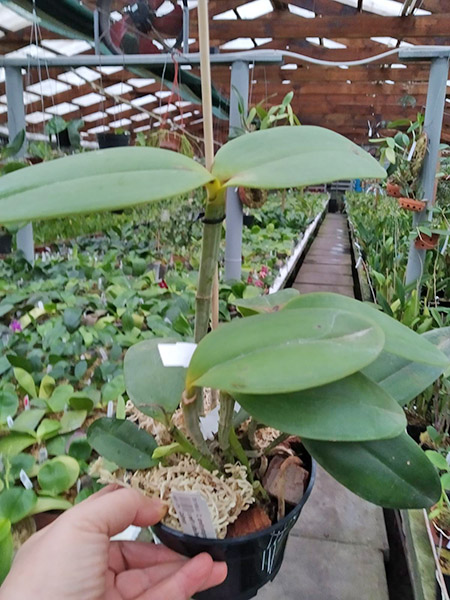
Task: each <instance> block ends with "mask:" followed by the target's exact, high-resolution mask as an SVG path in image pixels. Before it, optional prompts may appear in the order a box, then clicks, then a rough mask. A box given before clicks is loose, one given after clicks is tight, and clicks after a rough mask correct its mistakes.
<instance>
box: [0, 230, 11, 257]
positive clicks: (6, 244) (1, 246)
mask: <svg viewBox="0 0 450 600" xmlns="http://www.w3.org/2000/svg"><path fill="white" fill-rule="evenodd" d="M11 247H12V235H11V234H10V233H0V254H11Z"/></svg>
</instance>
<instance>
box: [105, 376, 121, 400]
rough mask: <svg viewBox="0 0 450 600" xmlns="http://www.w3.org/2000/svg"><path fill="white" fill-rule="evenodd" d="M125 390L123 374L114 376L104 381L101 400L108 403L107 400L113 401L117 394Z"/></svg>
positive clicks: (119, 394)
mask: <svg viewBox="0 0 450 600" xmlns="http://www.w3.org/2000/svg"><path fill="white" fill-rule="evenodd" d="M124 392H125V380H124V377H123V375H118V376H117V377H114V379H112V380H111V381H109V382H108V383H105V385H104V386H103V389H102V402H103V404H108V402H110V401H111V402H114V401H115V400H117V398H118V397H119V396H121V395H122V394H123V393H124Z"/></svg>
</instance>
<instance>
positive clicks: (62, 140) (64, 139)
mask: <svg viewBox="0 0 450 600" xmlns="http://www.w3.org/2000/svg"><path fill="white" fill-rule="evenodd" d="M56 137H57V139H58V146H59V147H60V148H70V147H71V145H72V144H71V143H70V137H69V130H68V129H63V131H60V132H59V133H57V134H56Z"/></svg>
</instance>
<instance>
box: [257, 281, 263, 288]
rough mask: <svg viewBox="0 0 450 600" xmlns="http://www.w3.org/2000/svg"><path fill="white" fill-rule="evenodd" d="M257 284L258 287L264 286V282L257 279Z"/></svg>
mask: <svg viewBox="0 0 450 600" xmlns="http://www.w3.org/2000/svg"><path fill="white" fill-rule="evenodd" d="M255 285H256V287H260V288H262V287H264V284H263V282H262V281H255Z"/></svg>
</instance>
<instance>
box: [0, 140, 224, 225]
mask: <svg viewBox="0 0 450 600" xmlns="http://www.w3.org/2000/svg"><path fill="white" fill-rule="evenodd" d="M211 180H212V176H211V174H210V173H209V172H208V171H207V170H206V169H205V168H204V167H202V166H201V165H200V164H199V163H198V162H195V161H193V160H191V159H190V158H188V157H186V156H183V155H181V154H178V153H177V152H171V151H170V150H161V149H159V148H137V147H131V148H112V149H109V150H99V151H97V152H83V153H80V154H73V155H72V156H66V157H64V158H60V159H58V160H53V161H49V162H43V163H40V164H38V165H34V166H32V167H28V168H27V169H22V170H21V171H16V172H14V173H10V174H9V175H6V176H4V177H1V178H0V215H1V221H2V223H3V224H7V223H11V222H16V221H22V220H26V221H29V220H33V219H48V218H51V217H64V216H67V215H73V214H84V213H91V212H99V211H105V210H114V209H118V208H126V207H130V206H136V205H139V204H145V203H147V202H150V201H152V200H161V199H163V198H168V197H170V196H176V195H178V194H183V193H185V192H188V191H190V190H193V189H195V188H197V187H199V186H202V185H205V184H206V183H208V182H209V181H211ZM62 198H64V202H62V201H61V199H62Z"/></svg>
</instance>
